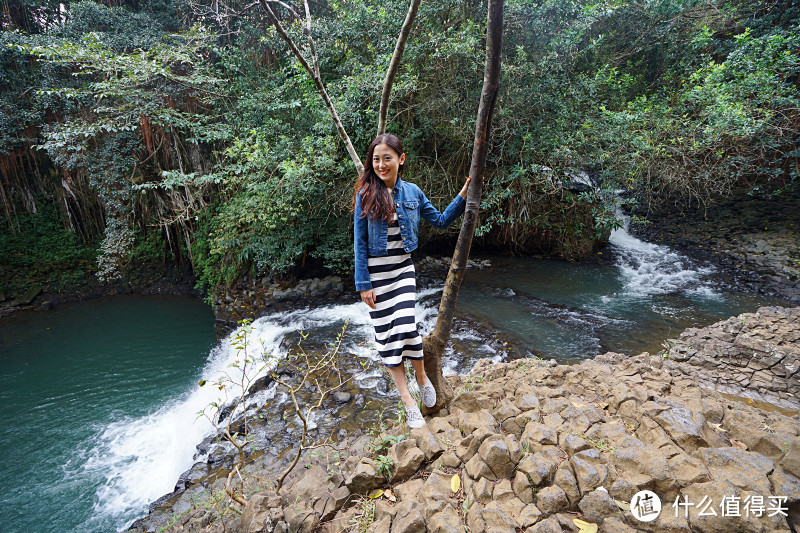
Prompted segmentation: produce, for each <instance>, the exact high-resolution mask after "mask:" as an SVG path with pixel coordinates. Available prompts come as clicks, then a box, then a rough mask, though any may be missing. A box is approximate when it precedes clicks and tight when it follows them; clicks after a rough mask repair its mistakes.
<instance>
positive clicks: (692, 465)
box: [668, 453, 710, 487]
mask: <svg viewBox="0 0 800 533" xmlns="http://www.w3.org/2000/svg"><path fill="white" fill-rule="evenodd" d="M668 462H669V468H670V470H672V473H673V474H674V475H675V479H676V480H677V481H678V484H679V485H680V486H682V487H685V486H686V485H691V484H692V483H705V482H706V481H709V479H710V478H709V476H708V470H706V467H705V465H704V464H703V463H701V462H700V461H698V460H697V459H695V458H694V457H691V456H689V455H686V454H685V453H681V454H678V455H676V456H675V457H672V458H670V459H669V461H668Z"/></svg>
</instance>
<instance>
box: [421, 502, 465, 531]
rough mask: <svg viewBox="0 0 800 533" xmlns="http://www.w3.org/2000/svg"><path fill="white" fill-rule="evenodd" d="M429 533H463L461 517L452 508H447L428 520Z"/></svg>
mask: <svg viewBox="0 0 800 533" xmlns="http://www.w3.org/2000/svg"><path fill="white" fill-rule="evenodd" d="M428 531H430V532H431V533H463V532H464V526H463V525H462V523H461V517H460V516H459V514H458V512H457V511H456V510H455V509H453V507H452V506H449V505H448V506H446V507H445V508H444V509H442V510H441V511H439V512H437V513H435V514H434V515H432V516H431V517H430V518H429V519H428Z"/></svg>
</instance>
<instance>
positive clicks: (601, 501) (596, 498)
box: [578, 490, 620, 524]
mask: <svg viewBox="0 0 800 533" xmlns="http://www.w3.org/2000/svg"><path fill="white" fill-rule="evenodd" d="M578 508H579V509H580V510H581V512H582V513H583V514H584V516H585V517H586V520H588V521H589V522H594V523H596V524H600V523H602V522H603V520H605V519H606V518H607V517H610V516H614V515H618V514H620V512H619V507H617V504H616V503H614V499H613V498H611V495H610V494H609V493H608V492H606V491H604V490H593V491H592V492H589V493H588V494H586V495H584V497H583V498H581V501H580V503H579V504H578Z"/></svg>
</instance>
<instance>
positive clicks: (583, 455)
mask: <svg viewBox="0 0 800 533" xmlns="http://www.w3.org/2000/svg"><path fill="white" fill-rule="evenodd" d="M570 462H571V463H572V469H573V471H574V473H575V478H576V480H577V481H578V487H579V488H580V491H581V493H582V494H586V493H587V492H589V491H590V490H593V489H596V488H597V487H599V486H601V485H603V484H604V483H605V482H606V478H607V477H608V468H607V467H606V465H605V464H603V463H604V461H603V459H602V457H601V456H600V452H599V451H597V450H596V449H595V448H590V449H588V450H584V451H582V452H578V453H576V454H575V455H573V456H572V458H571V459H570ZM540 508H541V507H540Z"/></svg>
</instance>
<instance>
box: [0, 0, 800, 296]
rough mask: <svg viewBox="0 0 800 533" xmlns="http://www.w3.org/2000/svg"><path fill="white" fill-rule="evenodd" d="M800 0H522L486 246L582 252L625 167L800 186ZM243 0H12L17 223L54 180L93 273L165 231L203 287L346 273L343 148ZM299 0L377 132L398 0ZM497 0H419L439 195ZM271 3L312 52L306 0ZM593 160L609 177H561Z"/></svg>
mask: <svg viewBox="0 0 800 533" xmlns="http://www.w3.org/2000/svg"><path fill="white" fill-rule="evenodd" d="M30 1H31V0H29V2H30ZM795 4H796V3H795V2H793V1H790V0H781V1H779V2H776V3H769V4H764V3H761V2H755V1H754V0H739V1H712V2H700V1H698V0H660V1H658V2H650V1H647V2H645V1H637V2H627V3H620V2H616V1H611V0H604V1H597V0H576V1H574V2H562V1H560V0H537V1H523V0H516V1H510V2H508V3H507V5H506V16H505V21H506V22H505V32H504V45H503V46H504V50H503V65H502V70H503V72H504V82H503V84H502V87H501V91H500V94H499V95H498V101H497V107H496V113H495V118H494V123H493V135H492V139H491V141H490V145H489V147H488V148H489V149H488V160H487V167H486V176H487V178H488V181H487V184H486V189H485V191H484V197H483V203H482V218H481V221H480V223H479V226H478V229H477V235H478V236H479V237H478V241H477V244H479V245H484V246H493V247H498V248H501V249H506V250H511V251H514V252H522V253H525V252H539V253H548V254H555V255H561V256H564V257H581V256H584V255H586V254H587V253H590V252H591V251H592V249H593V247H594V246H595V245H596V244H597V242H599V240H602V237H603V236H604V235H606V234H607V231H608V230H609V229H610V228H611V227H613V226H614V224H615V223H616V221H615V219H614V216H613V207H614V202H615V200H614V194H612V191H615V190H617V189H621V188H622V189H627V190H629V191H630V193H631V194H630V196H631V197H632V198H634V199H636V200H638V201H639V202H640V203H643V204H645V205H662V206H664V205H678V206H681V207H682V208H684V207H689V206H697V205H700V206H703V205H709V204H711V203H713V202H715V201H717V200H719V199H720V198H721V197H724V196H726V195H730V194H743V193H751V194H760V193H770V194H775V193H779V192H780V191H781V190H785V189H786V188H788V187H794V186H796V182H797V175H798V169H797V163H796V161H797V156H798V151H797V150H798V148H797V146H798V120H797V116H798V115H797V109H798V108H799V107H800V106H798V101H797V95H798V91H797V89H798V87H797V85H798V68H799V67H798V64H799V62H798V60H797V57H798V44H797V43H798V42H800V41H799V40H798V31H800V29H799V27H798V24H799V23H800V16H798V13H799V12H800V8H799V7H798V6H797V5H795ZM215 5H217V6H221V5H222V4H221V3H215ZM248 5H249V4H248V3H245V2H239V3H233V2H232V3H230V4H227V6H226V7H227V10H224V9H222V10H220V9H218V10H217V11H216V12H214V13H212V12H211V11H209V10H208V9H207V7H208V6H206V7H203V4H202V2H199V1H198V0H194V1H193V2H192V3H175V4H173V3H170V2H169V0H159V1H158V2H157V1H155V0H151V1H148V2H142V1H139V2H122V3H120V4H118V5H116V6H114V7H108V6H107V5H104V4H101V3H97V2H92V1H89V0H83V1H82V2H77V3H60V4H54V3H48V2H34V3H27V4H26V3H13V4H12V3H7V4H5V6H6V8H5V10H4V11H3V16H2V25H3V30H4V31H3V33H2V36H0V37H1V38H2V40H3V49H2V50H0V54H1V56H0V61H2V63H3V67H4V69H3V74H2V76H3V77H2V78H1V79H0V106H1V107H2V109H3V113H0V132H1V133H2V142H1V143H0V194H1V195H2V196H0V197H1V198H2V201H3V213H4V217H5V220H6V224H7V227H8V228H10V229H11V230H12V231H18V230H19V229H20V227H21V225H20V222H19V221H20V220H22V218H20V217H23V216H28V214H29V213H32V212H34V211H37V210H38V205H39V204H40V203H41V202H42V201H46V202H51V203H52V204H53V205H56V206H58V210H60V212H61V220H62V221H63V222H62V225H63V227H64V228H66V229H71V230H72V231H75V232H76V233H77V234H78V235H79V236H80V237H81V238H82V239H83V240H84V241H86V242H98V241H97V239H98V237H99V236H102V237H103V241H102V246H101V250H100V258H101V262H100V265H99V267H98V268H102V269H103V272H108V273H109V274H113V272H114V271H115V269H116V270H118V269H120V268H122V269H123V270H124V267H125V264H126V260H129V259H130V257H131V256H130V254H128V253H126V250H131V249H132V247H134V248H135V246H136V243H137V242H140V241H141V242H144V241H145V240H147V241H148V242H150V241H151V240H152V239H153V237H154V236H155V237H157V238H158V239H160V240H161V241H163V242H164V247H165V248H164V253H166V254H167V255H169V256H171V257H172V258H173V260H176V261H181V260H188V261H189V262H190V263H191V265H192V266H193V267H194V268H195V272H196V273H197V274H198V276H199V277H200V279H201V283H203V284H204V285H205V286H206V287H207V288H208V289H210V290H212V291H213V290H214V289H215V288H216V287H218V286H220V285H222V284H226V283H231V282H233V281H235V280H236V279H239V278H240V277H241V276H242V275H243V274H244V273H246V272H251V273H253V274H255V275H267V274H275V273H280V272H288V271H292V269H294V268H297V267H302V266H303V265H306V266H307V265H309V264H311V263H313V264H317V265H324V266H326V267H328V268H330V269H332V270H336V271H341V272H346V271H348V270H349V268H350V262H351V259H350V253H349V249H350V245H349V238H350V237H349V225H350V224H349V217H350V213H349V206H350V200H351V198H352V183H353V174H354V173H353V171H352V162H351V157H350V156H349V155H348V153H347V150H346V148H345V146H344V144H343V143H342V142H341V140H340V136H339V134H338V132H337V130H336V128H335V127H334V125H333V124H332V122H331V120H330V116H329V114H328V111H327V110H326V108H325V106H324V105H323V104H322V102H321V100H320V98H319V95H318V93H317V90H316V89H315V86H314V83H313V82H312V80H311V79H310V77H309V76H308V73H307V72H306V71H305V70H304V69H303V68H302V67H301V66H300V65H299V64H298V62H297V59H296V57H295V56H294V55H293V54H292V53H291V51H290V50H289V48H288V47H287V45H286V42H285V41H284V39H282V38H281V37H280V35H278V34H277V33H276V31H275V29H274V27H273V25H272V23H271V21H270V19H269V17H268V16H266V15H265V13H264V12H263V10H260V9H258V8H257V7H258V6H255V7H254V8H252V9H249V10H246V9H245V7H247V6H248ZM26 6H28V7H30V9H27V10H26V9H25V7H26ZM62 6H63V7H62ZM309 6H310V12H311V15H312V18H313V21H314V22H313V24H312V26H311V32H312V35H313V38H314V41H315V44H316V47H315V48H316V55H317V57H318V62H319V70H320V75H321V78H322V79H324V80H325V85H326V90H327V92H328V93H329V94H330V97H331V101H332V102H333V104H335V106H336V109H337V111H338V114H339V116H340V118H341V121H342V124H343V126H344V128H345V129H346V130H347V131H348V132H349V134H350V136H351V137H352V141H353V145H354V146H355V147H356V150H363V149H364V147H366V146H367V145H368V144H369V142H370V141H371V140H372V137H373V135H374V133H375V119H376V116H377V114H378V108H379V104H380V92H381V87H382V84H383V81H384V75H385V72H386V69H387V67H388V65H389V62H390V59H391V56H392V52H393V47H394V42H395V37H396V36H397V34H398V33H399V31H400V27H401V25H402V23H403V20H404V18H405V14H406V7H407V6H406V5H405V3H403V4H399V3H388V4H387V3H385V2H375V1H372V0H348V1H344V0H339V1H331V0H328V1H323V2H316V3H310V4H309ZM297 12H298V13H304V10H303V9H297ZM484 14H485V5H484V4H483V3H482V2H476V1H468V2H462V1H456V0H442V1H440V2H436V3H423V4H421V6H420V8H419V12H418V15H417V19H416V22H415V26H414V28H413V29H412V31H411V33H410V37H409V41H408V44H407V47H406V50H405V55H404V57H403V62H402V65H401V68H400V70H399V71H398V73H397V77H396V79H395V82H394V89H393V93H392V98H391V100H390V105H389V113H388V126H387V131H389V132H391V133H395V134H397V135H398V136H400V137H401V138H402V139H403V140H404V144H405V145H406V148H407V151H408V153H409V160H410V161H411V162H412V164H411V165H410V168H409V169H408V178H409V179H410V180H412V181H415V182H416V183H418V184H419V185H420V186H421V187H422V188H423V189H424V190H425V191H426V192H429V193H430V194H429V196H431V197H432V199H433V200H434V201H441V202H444V201H446V199H448V198H450V197H452V195H453V194H455V192H456V190H457V189H458V187H459V184H460V183H461V182H462V180H463V176H464V175H466V174H467V171H468V166H469V154H470V151H471V148H470V147H471V140H472V124H473V120H474V113H475V109H476V105H477V102H478V99H479V95H480V87H481V79H482V68H483V50H484V35H485V19H484ZM275 15H276V17H277V18H278V19H279V20H280V21H281V25H282V26H283V27H284V28H285V29H286V32H287V34H288V35H289V36H291V37H292V38H293V39H294V41H295V42H296V43H302V44H300V45H299V46H300V48H301V50H302V52H303V53H305V54H307V53H308V52H309V50H308V48H307V46H308V45H307V44H306V43H307V41H306V39H305V34H304V20H303V18H302V17H295V16H294V15H293V14H292V13H291V12H290V11H288V10H286V9H283V8H277V10H276V11H275ZM193 25H198V26H194V29H192V28H193ZM200 28H202V29H200ZM201 36H202V37H201ZM36 146H39V147H40V149H39V150H37V149H35V148H34V147H36ZM41 148H44V150H42V149H41ZM579 175H583V176H589V177H591V178H592V179H594V180H595V181H596V182H598V183H599V184H600V186H601V190H600V191H599V192H597V191H589V190H585V191H583V192H579V191H577V190H574V189H570V188H569V187H564V184H565V183H566V182H569V181H574V180H573V178H574V177H575V176H579ZM451 237H452V234H449V236H445V237H444V238H451ZM423 238H426V239H428V238H442V237H441V236H435V237H434V236H431V235H423ZM598 239H599V240H598ZM126 258H127V259H126Z"/></svg>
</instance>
